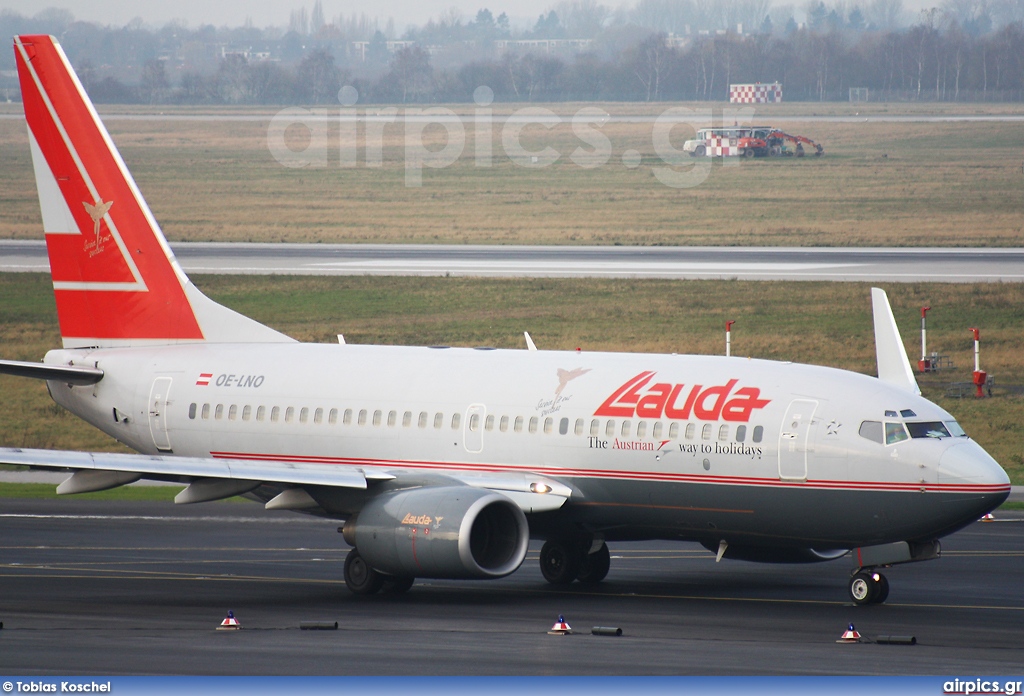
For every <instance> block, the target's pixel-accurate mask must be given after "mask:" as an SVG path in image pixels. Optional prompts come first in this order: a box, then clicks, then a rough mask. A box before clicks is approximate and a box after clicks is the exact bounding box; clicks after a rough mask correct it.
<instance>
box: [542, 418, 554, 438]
mask: <svg viewBox="0 0 1024 696" xmlns="http://www.w3.org/2000/svg"><path fill="white" fill-rule="evenodd" d="M554 422H555V419H554V418H550V417H548V418H545V419H544V434H545V435H550V434H551V429H552V426H553V425H554Z"/></svg>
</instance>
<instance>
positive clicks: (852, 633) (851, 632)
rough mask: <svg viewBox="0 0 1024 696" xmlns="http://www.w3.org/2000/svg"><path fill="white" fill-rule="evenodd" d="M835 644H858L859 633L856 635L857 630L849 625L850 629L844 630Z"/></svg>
mask: <svg viewBox="0 0 1024 696" xmlns="http://www.w3.org/2000/svg"><path fill="white" fill-rule="evenodd" d="M836 642H837V643H859V642H860V633H858V632H857V629H856V628H854V627H853V624H850V627H849V628H848V629H846V631H844V632H843V637H842V638H840V639H839V640H837V641H836Z"/></svg>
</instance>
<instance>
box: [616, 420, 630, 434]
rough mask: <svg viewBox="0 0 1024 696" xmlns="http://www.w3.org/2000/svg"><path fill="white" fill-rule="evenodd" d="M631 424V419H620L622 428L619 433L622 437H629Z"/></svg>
mask: <svg viewBox="0 0 1024 696" xmlns="http://www.w3.org/2000/svg"><path fill="white" fill-rule="evenodd" d="M631 425H632V422H631V421H628V420H624V421H622V429H621V430H620V431H619V433H620V434H621V435H622V437H629V431H630V426H631Z"/></svg>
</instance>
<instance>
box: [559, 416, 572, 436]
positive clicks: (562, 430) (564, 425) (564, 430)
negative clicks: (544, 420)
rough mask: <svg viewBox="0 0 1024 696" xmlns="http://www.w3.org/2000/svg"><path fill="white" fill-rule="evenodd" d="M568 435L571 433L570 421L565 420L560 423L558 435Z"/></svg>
mask: <svg viewBox="0 0 1024 696" xmlns="http://www.w3.org/2000/svg"><path fill="white" fill-rule="evenodd" d="M568 433H569V419H568V418H563V419H562V420H560V421H558V434H559V435H567V434H568Z"/></svg>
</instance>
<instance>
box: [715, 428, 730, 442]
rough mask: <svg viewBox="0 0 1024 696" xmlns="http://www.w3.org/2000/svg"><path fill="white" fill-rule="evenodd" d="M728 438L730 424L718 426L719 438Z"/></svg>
mask: <svg viewBox="0 0 1024 696" xmlns="http://www.w3.org/2000/svg"><path fill="white" fill-rule="evenodd" d="M728 439H729V426H728V425H722V426H719V428H718V440H719V441H720V442H725V441H727V440H728Z"/></svg>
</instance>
